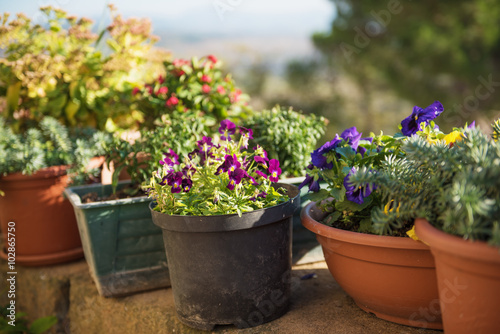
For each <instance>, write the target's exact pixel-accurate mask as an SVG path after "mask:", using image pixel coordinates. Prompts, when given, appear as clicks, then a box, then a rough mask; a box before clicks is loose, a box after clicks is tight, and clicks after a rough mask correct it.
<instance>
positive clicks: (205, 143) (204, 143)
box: [196, 136, 214, 154]
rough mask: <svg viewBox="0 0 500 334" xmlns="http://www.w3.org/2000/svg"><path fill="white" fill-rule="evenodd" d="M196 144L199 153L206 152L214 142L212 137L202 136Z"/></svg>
mask: <svg viewBox="0 0 500 334" xmlns="http://www.w3.org/2000/svg"><path fill="white" fill-rule="evenodd" d="M196 144H197V145H198V148H199V152H200V153H201V154H206V153H208V152H209V151H210V149H211V148H212V147H213V146H214V144H213V143H212V138H210V137H207V136H203V139H201V140H198V141H197V142H196Z"/></svg>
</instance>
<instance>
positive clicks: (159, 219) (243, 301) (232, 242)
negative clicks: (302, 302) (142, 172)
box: [150, 184, 300, 330]
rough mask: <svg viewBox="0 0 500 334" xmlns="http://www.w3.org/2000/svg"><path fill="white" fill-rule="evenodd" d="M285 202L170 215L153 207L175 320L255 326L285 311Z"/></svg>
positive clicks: (295, 198) (294, 202) (294, 193)
mask: <svg viewBox="0 0 500 334" xmlns="http://www.w3.org/2000/svg"><path fill="white" fill-rule="evenodd" d="M278 185H279V186H282V187H285V188H287V189H288V190H289V192H288V195H289V197H290V200H289V201H287V202H285V203H282V204H279V205H276V206H273V207H270V208H265V209H260V210H255V211H251V212H246V213H243V214H242V216H241V217H239V216H238V215H236V214H234V215H218V216H176V215H167V214H163V213H159V212H157V211H154V210H153V208H154V205H155V203H154V202H153V203H151V204H150V208H151V214H152V217H153V222H154V223H155V224H156V225H158V226H159V227H161V228H162V229H163V241H164V244H165V250H166V254H167V260H168V267H169V272H170V281H171V284H172V292H173V295H174V303H175V308H176V312H177V316H178V318H179V319H180V320H181V321H182V322H183V323H185V324H187V325H188V326H191V327H194V328H198V329H203V330H211V329H212V328H213V327H214V326H215V325H228V324H233V325H235V326H237V327H238V328H246V327H254V326H257V325H260V324H263V323H266V322H269V321H271V320H274V319H277V318H278V317H280V316H282V315H283V314H285V313H286V312H287V310H288V306H289V300H290V275H291V264H292V249H291V246H292V216H293V213H294V211H295V210H296V209H297V208H298V207H299V205H300V198H299V192H298V189H297V187H295V186H293V185H285V184H278Z"/></svg>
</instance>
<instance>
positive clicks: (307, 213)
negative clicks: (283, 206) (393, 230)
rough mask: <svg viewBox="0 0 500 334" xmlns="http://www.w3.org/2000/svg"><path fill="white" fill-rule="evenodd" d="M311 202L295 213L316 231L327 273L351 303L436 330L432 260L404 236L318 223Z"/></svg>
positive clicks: (316, 210) (437, 318)
mask: <svg viewBox="0 0 500 334" xmlns="http://www.w3.org/2000/svg"><path fill="white" fill-rule="evenodd" d="M325 215H326V214H325V213H323V212H322V211H321V209H319V208H318V207H317V206H316V205H315V203H309V204H308V205H307V206H306V207H305V208H304V209H303V210H302V212H301V219H302V224H303V225H304V226H305V227H306V228H307V229H309V230H311V231H312V232H314V233H315V234H316V237H317V239H318V241H319V243H320V244H321V246H322V248H323V253H324V255H325V260H326V263H327V265H328V269H329V270H330V273H331V274H332V275H333V277H334V278H335V280H336V281H337V283H338V284H339V285H340V287H341V288H342V289H344V291H345V292H346V293H347V294H348V295H349V296H351V297H352V298H353V299H354V301H355V302H356V304H357V305H358V306H359V307H360V308H362V309H363V310H365V311H367V312H371V313H374V314H375V315H376V316H377V317H379V318H381V319H385V320H389V321H392V322H396V323H399V324H403V325H409V326H414V327H422V328H433V329H442V323H441V313H440V309H439V299H438V298H439V297H438V290H437V282H436V271H435V266H434V259H433V257H432V254H431V252H430V250H429V247H427V246H426V245H424V244H422V243H420V242H417V241H414V240H412V239H410V238H402V237H389V236H378V235H371V234H364V233H357V232H350V231H344V230H340V229H336V228H333V227H330V226H327V225H324V224H322V223H320V221H321V220H322V219H323V218H324V217H325Z"/></svg>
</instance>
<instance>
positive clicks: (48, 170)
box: [0, 165, 71, 182]
mask: <svg viewBox="0 0 500 334" xmlns="http://www.w3.org/2000/svg"><path fill="white" fill-rule="evenodd" d="M70 167H71V166H70V165H58V166H50V167H45V168H42V169H40V170H38V171H36V172H35V173H33V174H31V175H27V174H23V173H21V172H16V173H10V174H7V175H6V176H2V177H0V180H1V181H5V182H11V181H23V180H27V179H29V180H34V179H46V178H50V177H58V176H61V175H65V174H66V172H67V170H68V169H69V168H70Z"/></svg>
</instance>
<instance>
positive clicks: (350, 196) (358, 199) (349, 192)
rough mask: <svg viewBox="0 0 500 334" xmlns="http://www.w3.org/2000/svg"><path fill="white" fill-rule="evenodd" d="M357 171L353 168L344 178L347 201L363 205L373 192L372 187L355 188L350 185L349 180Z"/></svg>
mask: <svg viewBox="0 0 500 334" xmlns="http://www.w3.org/2000/svg"><path fill="white" fill-rule="evenodd" d="M356 171H357V169H356V168H355V167H353V168H352V169H351V170H350V171H349V174H347V176H346V177H345V178H344V187H345V189H346V193H345V196H346V198H347V200H349V201H351V202H354V203H357V204H363V202H364V200H365V198H366V197H368V196H370V194H371V192H372V190H371V189H370V187H364V188H363V187H355V186H352V185H350V183H349V178H350V177H351V175H352V174H354V173H356Z"/></svg>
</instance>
